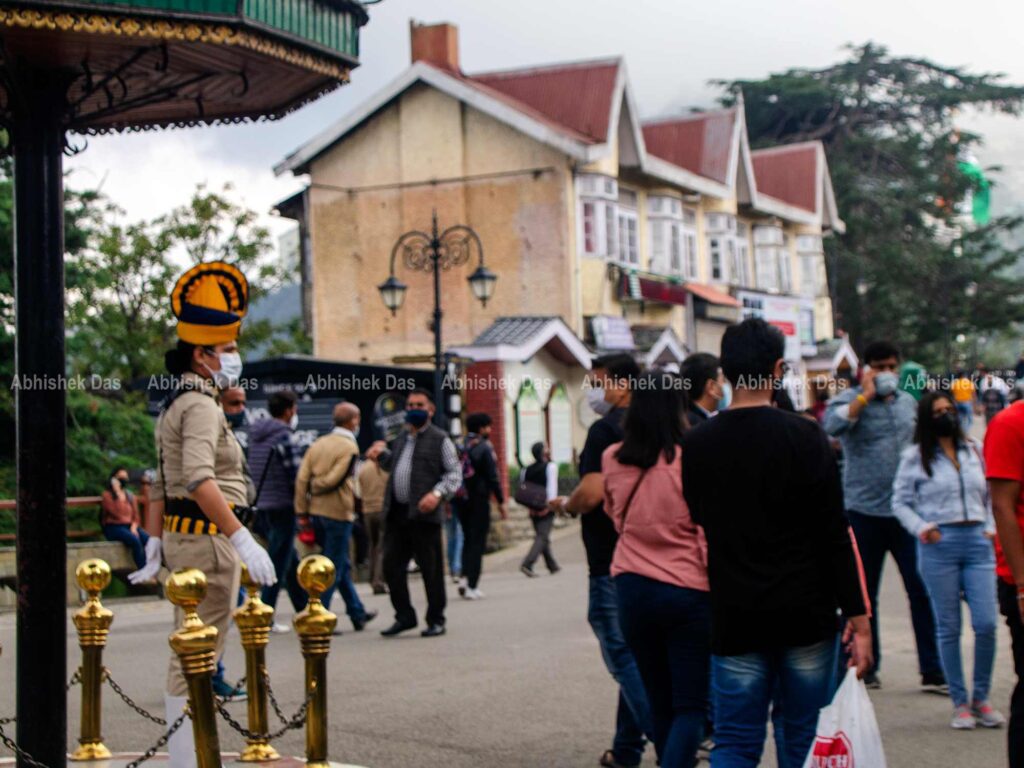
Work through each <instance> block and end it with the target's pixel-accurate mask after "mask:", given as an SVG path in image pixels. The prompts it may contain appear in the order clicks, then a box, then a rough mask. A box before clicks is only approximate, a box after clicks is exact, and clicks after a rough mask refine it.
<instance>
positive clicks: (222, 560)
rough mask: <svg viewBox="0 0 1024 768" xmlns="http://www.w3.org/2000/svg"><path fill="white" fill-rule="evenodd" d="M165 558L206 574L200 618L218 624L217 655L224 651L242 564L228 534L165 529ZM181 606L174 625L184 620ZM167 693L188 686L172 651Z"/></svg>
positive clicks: (174, 566)
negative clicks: (178, 531) (179, 531)
mask: <svg viewBox="0 0 1024 768" xmlns="http://www.w3.org/2000/svg"><path fill="white" fill-rule="evenodd" d="M163 539H164V560H165V562H166V563H167V567H168V568H169V569H170V570H172V571H175V570H178V569H179V568H198V569H199V570H200V571H202V572H203V573H204V574H205V575H206V599H205V600H203V602H201V603H200V604H199V618H201V619H202V620H203V623H204V624H207V625H213V626H215V627H216V628H217V658H220V656H221V654H222V653H223V652H224V643H225V642H226V640H227V636H228V625H229V624H230V623H231V613H232V611H234V609H235V606H236V604H237V603H238V588H239V582H240V579H241V565H240V561H239V559H238V554H237V553H236V552H235V548H234V547H233V546H231V542H229V541H228V539H227V537H226V536H222V535H220V534H218V535H216V536H210V535H208V534H199V535H196V534H191V533H172V532H170V531H164V535H163ZM184 618H185V615H184V612H183V611H182V610H181V609H180V608H175V610H174V627H175V629H177V628H178V627H180V626H181V623H182V621H183V620H184ZM167 693H168V695H170V696H187V695H188V686H187V685H186V683H185V676H184V675H183V674H182V671H181V662H180V661H179V660H178V655H177V654H176V653H174V652H173V651H172V652H171V661H170V664H169V665H168V669H167Z"/></svg>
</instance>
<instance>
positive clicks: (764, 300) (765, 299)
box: [736, 291, 817, 362]
mask: <svg viewBox="0 0 1024 768" xmlns="http://www.w3.org/2000/svg"><path fill="white" fill-rule="evenodd" d="M736 298H737V299H739V300H740V303H741V305H742V306H741V308H740V317H741V318H742V319H744V320H746V319H747V318H748V317H760V318H762V319H764V320H765V321H766V322H768V323H770V324H772V325H774V326H775V327H776V328H778V329H779V330H781V331H782V333H783V335H784V336H785V337H786V359H787V360H789V361H793V362H795V361H799V360H800V359H801V358H803V357H804V356H809V355H814V354H817V347H816V345H815V343H814V339H815V333H814V302H813V301H808V300H807V299H800V298H796V297H793V296H774V295H772V294H768V293H755V292H753V291H739V292H738V293H737V294H736Z"/></svg>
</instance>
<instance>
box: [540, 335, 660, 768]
mask: <svg viewBox="0 0 1024 768" xmlns="http://www.w3.org/2000/svg"><path fill="white" fill-rule="evenodd" d="M639 374H640V367H639V366H638V365H637V364H636V361H635V360H634V359H633V358H632V357H630V356H629V355H626V354H617V355H606V356H604V357H599V358H597V359H595V360H594V363H593V366H592V368H591V373H590V377H589V380H588V387H587V389H586V390H585V391H584V393H585V395H586V397H587V401H588V402H589V404H590V407H591V408H593V410H594V412H595V413H598V414H599V415H600V416H601V418H600V419H598V420H597V421H596V422H594V423H593V424H591V425H590V429H589V430H588V431H587V441H586V442H585V443H584V444H583V452H582V453H581V454H580V484H579V485H578V486H576V488H575V489H574V490H573V492H572V494H571V495H570V496H568V497H565V496H560V497H558V498H556V499H552V501H551V508H552V509H553V510H554V511H556V512H560V513H563V514H564V513H566V512H568V513H569V514H572V515H577V514H578V515H582V516H583V518H582V521H581V524H580V527H581V529H582V533H583V546H584V548H585V549H586V551H587V565H588V566H589V568H590V598H589V605H588V609H587V619H588V621H589V622H590V626H591V628H593V630H594V634H595V635H597V640H598V642H599V643H600V644H601V655H602V656H603V657H604V662H605V665H606V666H607V667H608V671H609V672H610V673H611V675H612V677H614V678H615V679H616V680H617V681H618V683H619V711H618V716H617V718H616V726H615V739H614V741H613V742H612V748H611V749H610V750H608V751H606V752H605V753H604V754H603V755H602V756H601V765H603V766H605V768H631V767H632V766H637V765H639V764H640V761H641V759H642V758H643V753H644V743H645V742H644V737H645V736H649V734H650V733H651V732H652V726H651V710H650V705H649V704H648V702H647V693H646V691H645V690H644V684H643V681H642V680H641V679H640V672H639V671H638V670H637V666H636V660H635V659H634V658H633V654H632V652H631V651H630V650H629V646H627V645H626V640H625V638H624V637H623V636H622V630H621V629H620V628H619V610H618V603H617V599H616V596H615V583H614V582H613V581H612V577H611V565H612V555H614V554H615V544H616V542H617V541H618V534H617V533H616V532H615V526H614V524H613V523H612V521H611V518H609V517H608V515H606V514H605V513H604V503H603V502H604V478H603V477H602V476H601V454H603V453H604V449H605V448H607V447H608V446H610V445H612V444H613V443H617V442H619V441H620V440H622V426H621V425H622V416H623V414H624V413H625V409H626V406H628V405H629V388H630V384H631V382H633V381H635V380H636V377H637V376H638V375H639Z"/></svg>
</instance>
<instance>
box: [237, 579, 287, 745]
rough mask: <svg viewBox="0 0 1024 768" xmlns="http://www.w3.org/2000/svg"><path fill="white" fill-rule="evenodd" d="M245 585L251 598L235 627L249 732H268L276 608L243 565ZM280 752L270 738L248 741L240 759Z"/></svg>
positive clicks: (243, 584) (238, 616)
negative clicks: (265, 599) (268, 678)
mask: <svg viewBox="0 0 1024 768" xmlns="http://www.w3.org/2000/svg"><path fill="white" fill-rule="evenodd" d="M242 586H243V587H245V591H246V592H247V593H248V595H249V597H248V598H247V599H246V601H245V604H244V605H243V606H242V607H241V608H239V609H237V610H236V611H235V613H234V617H235V625H236V626H237V627H238V632H239V634H240V635H241V636H242V647H243V648H244V649H245V680H246V682H247V683H248V688H249V730H250V731H251V732H253V733H267V730H268V727H267V681H266V678H265V677H264V675H265V674H266V669H267V659H266V648H267V642H268V640H269V639H270V625H271V624H273V623H274V609H273V608H271V607H270V606H269V605H267V604H266V603H264V602H263V601H262V600H260V585H259V584H257V583H256V582H255V581H253V580H252V579H251V578H250V577H249V569H248V568H246V567H245V565H244V564H243V565H242ZM279 757H280V755H279V754H277V750H276V749H274V748H273V747H272V746H270V742H269V741H267V740H266V739H248V740H247V741H246V747H245V749H243V750H242V754H241V756H240V757H239V758H238V759H239V760H240V761H241V762H243V763H262V762H265V761H267V760H277V759H278V758H279Z"/></svg>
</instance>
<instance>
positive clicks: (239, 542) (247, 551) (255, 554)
mask: <svg viewBox="0 0 1024 768" xmlns="http://www.w3.org/2000/svg"><path fill="white" fill-rule="evenodd" d="M229 541H230V542H231V546H233V547H234V548H235V550H236V551H237V552H238V556H239V557H240V558H242V562H243V563H245V567H246V568H248V569H249V576H251V577H252V580H253V581H255V582H256V583H257V584H260V585H262V586H264V587H269V586H270V585H271V584H275V583H276V582H277V573H276V572H275V570H274V561H273V560H271V559H270V555H268V554H267V550H265V549H264V548H263V547H261V546H260V545H259V544H257V543H256V539H254V538H253V537H252V534H251V533H249V529H248V528H239V529H238V530H237V531H235V532H234V533H233V534H231V538H230V539H229Z"/></svg>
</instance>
